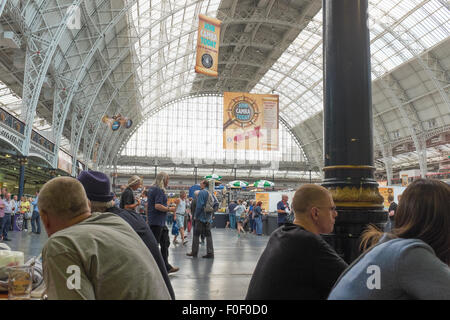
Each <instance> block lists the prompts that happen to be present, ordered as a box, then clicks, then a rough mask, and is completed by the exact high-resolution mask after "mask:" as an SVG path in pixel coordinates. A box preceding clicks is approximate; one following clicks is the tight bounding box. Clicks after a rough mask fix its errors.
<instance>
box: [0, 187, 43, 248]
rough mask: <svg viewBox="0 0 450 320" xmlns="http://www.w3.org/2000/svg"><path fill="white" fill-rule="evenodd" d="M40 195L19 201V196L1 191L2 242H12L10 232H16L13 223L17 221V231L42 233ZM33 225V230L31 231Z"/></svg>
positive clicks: (0, 228)
mask: <svg viewBox="0 0 450 320" xmlns="http://www.w3.org/2000/svg"><path fill="white" fill-rule="evenodd" d="M38 194H39V191H37V192H36V197H35V198H32V197H26V196H22V197H21V198H20V200H18V195H12V194H11V193H10V192H8V189H7V188H2V189H1V190H0V240H1V241H10V239H9V238H8V232H9V231H13V230H14V226H13V221H15V222H16V223H15V225H16V230H18V231H24V232H28V233H31V232H32V233H36V234H40V233H41V223H40V216H39V209H38V204H37V200H38ZM29 224H30V225H31V230H30V229H29Z"/></svg>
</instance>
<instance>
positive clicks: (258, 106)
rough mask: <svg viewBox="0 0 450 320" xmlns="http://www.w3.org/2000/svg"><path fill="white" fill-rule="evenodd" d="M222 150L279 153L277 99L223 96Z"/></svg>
mask: <svg viewBox="0 0 450 320" xmlns="http://www.w3.org/2000/svg"><path fill="white" fill-rule="evenodd" d="M223 108H224V110H223V148H224V149H239V150H264V151H273V150H278V95H274V94H252V93H247V92H224V94H223Z"/></svg>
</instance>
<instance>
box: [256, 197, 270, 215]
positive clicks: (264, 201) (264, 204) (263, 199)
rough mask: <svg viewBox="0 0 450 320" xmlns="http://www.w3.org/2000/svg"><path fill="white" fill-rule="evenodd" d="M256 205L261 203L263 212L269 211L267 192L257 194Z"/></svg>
mask: <svg viewBox="0 0 450 320" xmlns="http://www.w3.org/2000/svg"><path fill="white" fill-rule="evenodd" d="M255 200H256V203H258V201H261V202H262V204H261V209H262V210H263V211H269V194H268V193H267V192H261V193H256V194H255Z"/></svg>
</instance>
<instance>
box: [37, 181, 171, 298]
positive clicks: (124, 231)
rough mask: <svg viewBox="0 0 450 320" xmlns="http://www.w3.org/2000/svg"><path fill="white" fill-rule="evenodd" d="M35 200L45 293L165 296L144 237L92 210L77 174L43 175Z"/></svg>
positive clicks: (50, 295)
mask: <svg viewBox="0 0 450 320" xmlns="http://www.w3.org/2000/svg"><path fill="white" fill-rule="evenodd" d="M38 201H39V213H40V215H41V218H42V222H43V224H44V227H45V230H46V231H47V234H48V236H49V239H48V240H47V242H46V244H45V245H44V248H43V250H42V260H43V271H44V272H43V273H44V281H45V285H46V289H47V295H48V298H49V299H63V300H72V299H83V300H94V299H99V300H116V299H120V300H128V299H130V300H147V299H158V300H169V299H170V295H169V292H168V290H167V287H166V285H165V283H164V280H163V277H162V275H161V273H160V272H159V270H158V266H157V264H156V262H155V260H154V259H153V257H152V255H151V254H150V252H149V250H148V249H147V247H146V246H145V244H144V242H142V240H141V239H140V238H139V236H138V235H137V234H136V232H134V231H133V229H132V228H131V227H130V226H129V225H128V224H127V223H126V222H125V221H124V220H123V219H121V218H120V217H118V216H117V215H115V214H112V213H98V212H94V213H91V210H90V208H89V201H88V199H87V197H86V192H85V191H84V188H83V185H82V184H81V183H80V182H79V181H78V180H76V179H74V178H71V177H58V178H54V179H52V180H50V181H48V182H47V183H46V184H44V186H43V187H42V190H41V193H40V194H39V200H38ZM130 275H131V276H130Z"/></svg>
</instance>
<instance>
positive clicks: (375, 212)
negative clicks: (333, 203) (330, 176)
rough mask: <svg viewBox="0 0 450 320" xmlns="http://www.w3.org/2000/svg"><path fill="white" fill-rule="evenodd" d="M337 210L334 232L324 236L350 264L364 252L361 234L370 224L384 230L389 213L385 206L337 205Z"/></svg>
mask: <svg viewBox="0 0 450 320" xmlns="http://www.w3.org/2000/svg"><path fill="white" fill-rule="evenodd" d="M337 211H338V216H337V217H336V223H335V225H334V230H333V233H331V234H327V235H322V237H323V238H324V240H325V241H327V242H328V244H330V245H331V246H332V247H333V248H334V249H335V251H336V252H337V253H338V254H339V255H340V256H341V257H342V258H343V259H344V260H345V262H347V263H348V264H350V263H351V262H352V261H354V260H355V259H356V258H357V257H358V256H359V255H360V254H361V253H362V252H361V251H360V249H359V245H360V243H361V234H362V233H363V232H364V230H365V229H366V228H367V226H368V225H369V224H373V225H375V226H376V227H378V228H379V229H380V230H384V227H385V225H386V222H387V220H388V213H387V211H384V208H381V209H380V208H355V207H352V208H348V207H337Z"/></svg>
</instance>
